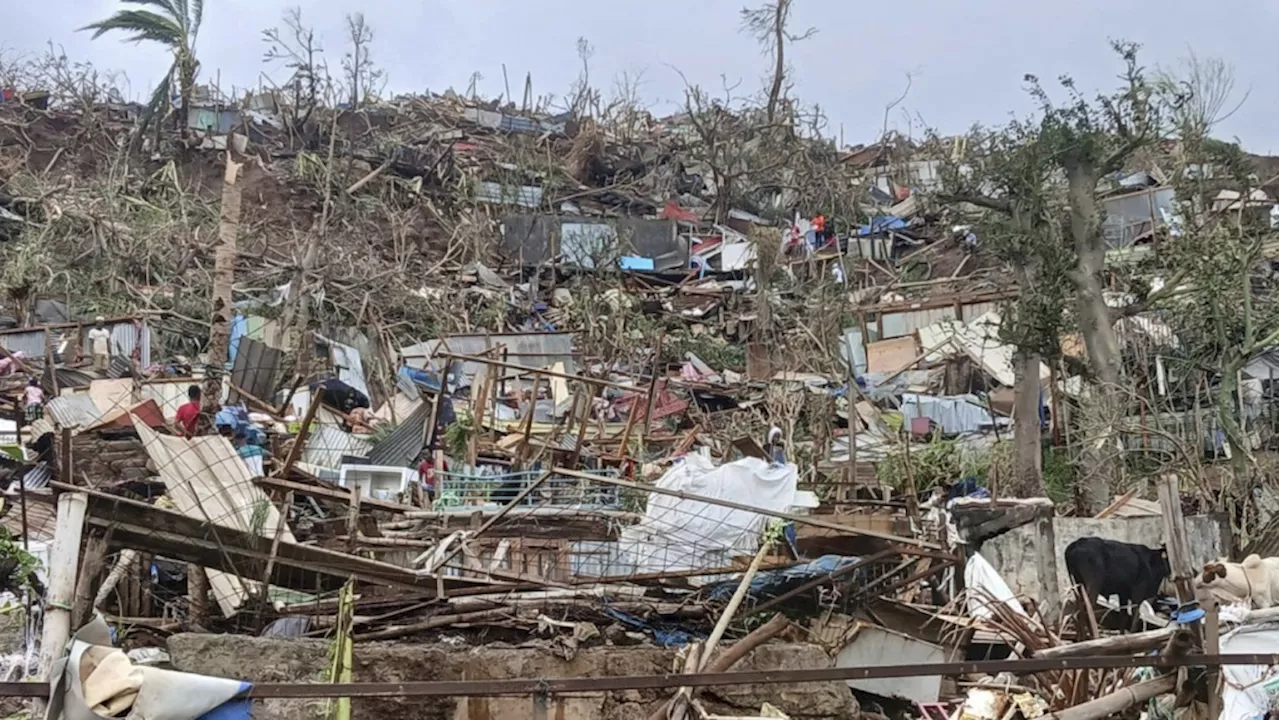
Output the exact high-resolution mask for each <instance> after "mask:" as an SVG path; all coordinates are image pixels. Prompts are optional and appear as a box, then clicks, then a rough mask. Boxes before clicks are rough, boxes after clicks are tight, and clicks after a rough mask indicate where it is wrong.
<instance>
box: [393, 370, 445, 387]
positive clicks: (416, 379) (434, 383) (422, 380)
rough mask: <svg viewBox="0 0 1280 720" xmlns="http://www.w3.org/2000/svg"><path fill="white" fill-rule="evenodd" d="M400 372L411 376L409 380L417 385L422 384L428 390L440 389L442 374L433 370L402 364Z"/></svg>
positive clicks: (408, 376)
mask: <svg viewBox="0 0 1280 720" xmlns="http://www.w3.org/2000/svg"><path fill="white" fill-rule="evenodd" d="M400 374H401V375H403V376H405V377H407V378H409V381H410V382H412V383H414V384H415V385H421V386H422V387H424V388H426V389H428V390H439V389H440V376H439V375H436V373H435V372H433V371H431V370H419V369H418V368H412V367H409V366H408V365H401V366H400Z"/></svg>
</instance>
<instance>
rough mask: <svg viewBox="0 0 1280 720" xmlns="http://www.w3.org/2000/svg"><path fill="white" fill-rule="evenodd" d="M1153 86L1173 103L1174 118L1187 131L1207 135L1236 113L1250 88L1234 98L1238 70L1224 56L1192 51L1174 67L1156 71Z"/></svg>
mask: <svg viewBox="0 0 1280 720" xmlns="http://www.w3.org/2000/svg"><path fill="white" fill-rule="evenodd" d="M1152 85H1153V87H1155V88H1156V90H1158V91H1159V92H1160V93H1161V94H1162V95H1163V96H1164V98H1165V99H1166V101H1167V102H1168V104H1170V105H1171V106H1172V107H1173V113H1172V114H1173V119H1174V122H1175V124H1176V125H1178V127H1179V129H1180V131H1181V132H1182V134H1184V135H1194V136H1200V137H1203V136H1207V135H1208V134H1209V132H1210V131H1211V130H1213V126H1214V125H1217V124H1218V123H1220V122H1222V121H1223V120H1226V119H1227V118H1229V117H1231V116H1232V115H1234V114H1235V113H1236V111H1237V110H1239V109H1240V107H1241V106H1242V105H1244V103H1245V101H1246V100H1248V99H1249V91H1248V90H1245V91H1244V94H1243V95H1242V96H1241V97H1240V99H1239V100H1238V101H1236V100H1235V99H1234V97H1233V96H1234V95H1235V90H1236V72H1235V68H1234V67H1232V66H1231V64H1230V63H1228V62H1226V61H1225V60H1223V59H1222V58H1202V57H1200V56H1198V55H1196V54H1195V52H1188V54H1187V57H1185V58H1183V59H1182V60H1181V61H1180V62H1179V63H1178V64H1177V65H1176V66H1174V67H1172V68H1161V69H1160V70H1158V71H1157V72H1155V73H1154V77H1153V82H1152Z"/></svg>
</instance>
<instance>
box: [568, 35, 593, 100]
mask: <svg viewBox="0 0 1280 720" xmlns="http://www.w3.org/2000/svg"><path fill="white" fill-rule="evenodd" d="M577 47H578V60H579V61H580V62H581V63H582V70H581V72H579V73H578V78H577V79H576V80H574V81H573V86H572V87H570V88H569V97H570V100H569V110H570V111H571V112H573V114H574V115H575V116H579V117H581V116H583V115H585V114H587V110H589V109H590V108H591V105H592V104H593V103H594V102H595V101H596V100H597V97H596V93H595V91H594V90H592V89H591V56H592V55H595V53H596V49H595V48H594V47H592V46H591V43H590V42H588V41H587V39H586V38H585V37H580V38H578V46H577Z"/></svg>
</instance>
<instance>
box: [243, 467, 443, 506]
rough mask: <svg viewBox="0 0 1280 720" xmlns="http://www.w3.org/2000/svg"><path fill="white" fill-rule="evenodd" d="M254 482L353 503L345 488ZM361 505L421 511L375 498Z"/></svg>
mask: <svg viewBox="0 0 1280 720" xmlns="http://www.w3.org/2000/svg"><path fill="white" fill-rule="evenodd" d="M295 472H296V471H295ZM253 482H254V483H256V484H257V486H258V487H260V488H262V489H263V490H282V491H289V490H292V491H294V492H297V493H301V494H303V495H310V496H312V497H317V498H324V499H325V500H334V501H337V502H340V503H342V504H344V505H347V504H349V503H350V502H351V493H350V491H348V490H346V489H344V488H334V487H328V486H325V485H308V484H306V483H300V482H296V481H294V480H285V479H283V478H274V477H263V478H254V480H253ZM360 504H361V505H362V506H364V507H368V508H374V509H375V510H386V511H388V512H393V513H396V514H402V513H407V512H413V511H416V510H420V509H421V508H418V507H415V506H413V505H402V504H400V503H397V502H391V501H390V500H379V499H378V498H375V497H363V498H360Z"/></svg>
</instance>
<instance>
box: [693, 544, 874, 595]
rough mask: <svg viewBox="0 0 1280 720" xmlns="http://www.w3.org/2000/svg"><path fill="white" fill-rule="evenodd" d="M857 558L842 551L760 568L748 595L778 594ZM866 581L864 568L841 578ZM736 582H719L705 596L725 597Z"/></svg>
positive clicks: (823, 575) (752, 580)
mask: <svg viewBox="0 0 1280 720" xmlns="http://www.w3.org/2000/svg"><path fill="white" fill-rule="evenodd" d="M859 560H860V558H856V557H846V556H843V555H823V556H822V557H820V558H817V559H815V560H810V561H809V562H807V563H802V564H800V565H792V566H791V567H789V568H782V569H781V570H767V571H764V572H759V573H756V576H755V577H753V578H751V584H750V586H749V587H748V588H747V591H748V592H749V593H750V596H751V597H753V598H755V599H757V600H763V599H767V598H771V597H777V596H779V595H782V594H783V593H785V592H787V591H789V590H792V589H794V588H797V587H799V586H801V585H803V584H805V583H807V582H809V581H810V580H813V579H814V578H819V577H825V576H827V575H830V574H831V573H834V572H836V571H837V570H842V569H844V568H847V567H849V566H850V565H853V564H856V563H857V562H858V561H859ZM869 581H870V578H869V577H868V575H867V571H866V568H862V569H859V570H856V571H854V572H853V573H851V574H850V575H849V576H848V577H846V578H845V579H844V580H843V581H842V582H847V583H854V584H862V585H865V584H866V583H867V582H869ZM738 583H739V581H738V580H729V581H727V582H723V583H719V584H717V585H715V586H714V587H712V588H711V589H710V590H709V592H708V597H709V598H710V599H712V600H728V599H729V597H730V596H732V595H733V593H734V591H735V590H737V589H738Z"/></svg>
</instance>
